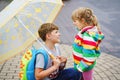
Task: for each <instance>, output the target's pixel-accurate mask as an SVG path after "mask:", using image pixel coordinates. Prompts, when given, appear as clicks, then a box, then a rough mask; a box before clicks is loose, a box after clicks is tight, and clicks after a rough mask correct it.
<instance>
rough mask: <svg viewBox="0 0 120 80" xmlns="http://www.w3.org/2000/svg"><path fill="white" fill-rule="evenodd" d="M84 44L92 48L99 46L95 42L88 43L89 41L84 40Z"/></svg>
mask: <svg viewBox="0 0 120 80" xmlns="http://www.w3.org/2000/svg"><path fill="white" fill-rule="evenodd" d="M82 43H83V44H86V45H91V46H97V44H96V43H95V42H93V41H87V40H83V42H82Z"/></svg>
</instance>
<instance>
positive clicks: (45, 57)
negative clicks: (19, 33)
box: [37, 48, 48, 69]
mask: <svg viewBox="0 0 120 80" xmlns="http://www.w3.org/2000/svg"><path fill="white" fill-rule="evenodd" d="M37 53H38V54H42V55H43V56H44V61H45V65H44V69H46V68H47V64H48V54H47V52H46V51H45V50H44V49H43V48H40V49H39V50H37Z"/></svg>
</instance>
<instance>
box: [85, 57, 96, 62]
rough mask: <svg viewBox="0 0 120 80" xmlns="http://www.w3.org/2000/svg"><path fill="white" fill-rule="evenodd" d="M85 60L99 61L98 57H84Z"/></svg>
mask: <svg viewBox="0 0 120 80" xmlns="http://www.w3.org/2000/svg"><path fill="white" fill-rule="evenodd" d="M83 58H84V59H85V60H87V61H90V62H93V61H95V60H96V59H97V57H83Z"/></svg>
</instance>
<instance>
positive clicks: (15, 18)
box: [0, 0, 63, 63]
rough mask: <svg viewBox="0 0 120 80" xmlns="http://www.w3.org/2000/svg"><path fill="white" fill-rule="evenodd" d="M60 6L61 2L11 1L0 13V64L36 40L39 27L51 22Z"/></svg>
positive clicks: (45, 0) (39, 0) (46, 0)
mask: <svg viewBox="0 0 120 80" xmlns="http://www.w3.org/2000/svg"><path fill="white" fill-rule="evenodd" d="M62 6H63V3H62V1H61V0H20V1H19V0H13V1H12V2H11V3H10V4H9V5H8V6H7V7H6V8H5V9H4V10H3V11H1V12H0V63H1V62H3V61H5V60H7V59H8V58H10V57H12V56H14V55H16V54H17V53H19V52H21V51H23V50H24V49H25V48H27V47H28V46H29V45H31V43H32V42H33V41H34V40H37V30H38V28H39V27H40V25H41V24H43V23H45V22H53V21H54V20H55V18H56V16H57V15H58V13H59V11H60V10H61V8H62ZM39 43H40V44H41V42H39ZM41 45H42V44H41ZM42 46H43V47H44V45H42Z"/></svg>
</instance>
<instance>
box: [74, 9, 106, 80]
mask: <svg viewBox="0 0 120 80" xmlns="http://www.w3.org/2000/svg"><path fill="white" fill-rule="evenodd" d="M72 20H73V24H74V25H75V26H76V27H77V29H78V30H79V32H78V34H77V35H76V36H75V40H74V44H73V58H74V68H75V69H77V70H78V71H80V72H82V75H83V79H84V80H93V79H92V74H93V68H94V66H95V64H96V59H97V58H98V57H99V56H100V50H99V44H100V42H101V40H102V39H103V38H104V35H103V33H102V32H101V30H100V27H99V25H98V21H97V18H96V16H95V15H94V14H93V12H92V10H91V9H89V8H85V7H81V8H79V9H76V10H75V11H73V13H72Z"/></svg>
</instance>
